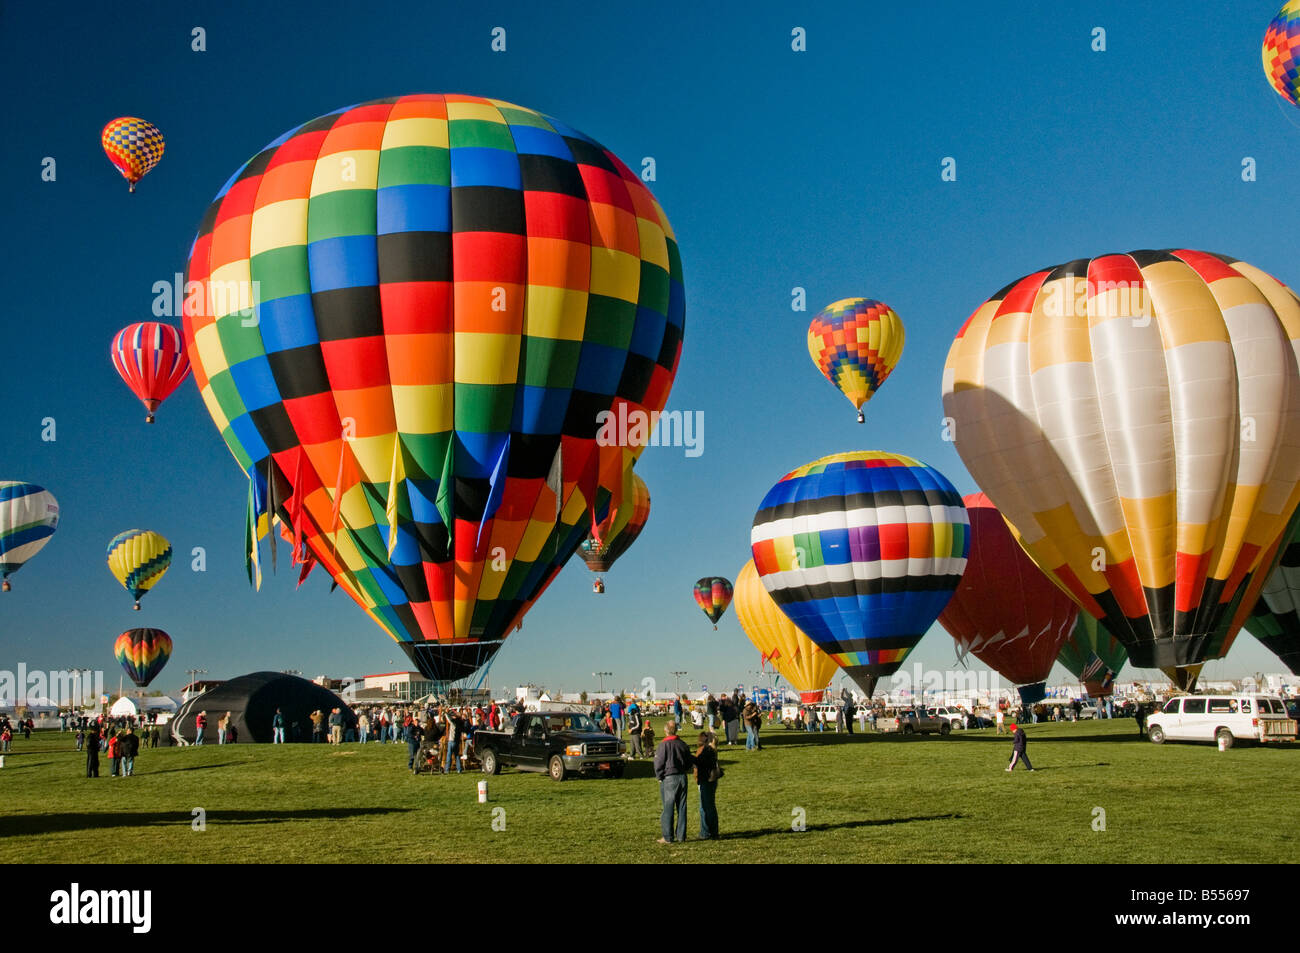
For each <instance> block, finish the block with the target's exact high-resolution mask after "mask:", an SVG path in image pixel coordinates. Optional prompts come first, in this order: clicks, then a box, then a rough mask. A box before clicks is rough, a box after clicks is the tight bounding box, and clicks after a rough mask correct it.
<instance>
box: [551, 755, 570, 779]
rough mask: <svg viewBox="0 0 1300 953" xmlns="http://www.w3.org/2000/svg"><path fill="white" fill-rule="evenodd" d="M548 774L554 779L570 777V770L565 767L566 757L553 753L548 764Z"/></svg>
mask: <svg viewBox="0 0 1300 953" xmlns="http://www.w3.org/2000/svg"><path fill="white" fill-rule="evenodd" d="M547 774H549V775H550V776H551V780H552V781H563V780H564V779H565V778H566V777H568V774H569V772H568V771H566V770H565V769H564V759H563V758H561V757H560V756H559V755H558V754H556V755H551V760H550V762H549V763H548V765H547Z"/></svg>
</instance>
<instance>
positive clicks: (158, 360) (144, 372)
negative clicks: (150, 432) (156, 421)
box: [110, 321, 190, 424]
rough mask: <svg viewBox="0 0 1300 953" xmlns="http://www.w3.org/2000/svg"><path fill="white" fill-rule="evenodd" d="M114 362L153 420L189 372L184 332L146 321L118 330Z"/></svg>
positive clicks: (149, 421)
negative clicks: (160, 405)
mask: <svg viewBox="0 0 1300 953" xmlns="http://www.w3.org/2000/svg"><path fill="white" fill-rule="evenodd" d="M110 353H111V354H112V355H113V366H114V367H116V368H117V373H118V374H119V375H120V376H121V378H122V380H124V381H126V386H127V387H129V388H131V392H132V393H133V394H135V396H136V397H139V398H140V400H141V402H142V403H143V404H144V406H145V410H147V411H149V414H148V416H147V417H145V419H144V420H145V423H148V424H151V423H153V412H154V411H155V410H157V409H158V405H159V404H161V403H162V402H163V401H164V400H166V399H167V398H168V397H170V396H171V394H172V391H174V390H176V388H177V387H178V386H180V383H181V381H183V380H185V378H186V377H188V376H189V373H190V360H189V358H188V357H186V355H185V342H184V341H183V340H182V339H181V333H180V332H179V331H177V330H176V329H175V328H174V327H172V326H171V325H170V324H159V323H158V322H156V321H146V322H144V323H143V324H133V325H131V326H130V327H126V328H123V329H122V330H121V331H118V332H117V336H116V337H114V338H113V344H112V347H111V348H110Z"/></svg>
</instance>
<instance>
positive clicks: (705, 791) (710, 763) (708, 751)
mask: <svg viewBox="0 0 1300 953" xmlns="http://www.w3.org/2000/svg"><path fill="white" fill-rule="evenodd" d="M699 743H700V747H699V750H698V751H696V752H695V783H696V785H698V786H699V789H700V840H713V839H714V838H716V837H717V836H718V802H717V793H718V779H719V778H720V777H722V768H721V767H720V766H719V765H718V748H717V744H718V742H717V736H716V735H714V734H713V732H711V731H703V732H700V739H699Z"/></svg>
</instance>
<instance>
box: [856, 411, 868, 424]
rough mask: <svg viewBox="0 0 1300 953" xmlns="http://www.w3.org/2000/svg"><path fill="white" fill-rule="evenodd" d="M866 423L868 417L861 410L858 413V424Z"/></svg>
mask: <svg viewBox="0 0 1300 953" xmlns="http://www.w3.org/2000/svg"><path fill="white" fill-rule="evenodd" d="M866 422H867V415H866V414H864V413H863V412H862V411H860V410H859V411H858V423H860V424H865V423H866Z"/></svg>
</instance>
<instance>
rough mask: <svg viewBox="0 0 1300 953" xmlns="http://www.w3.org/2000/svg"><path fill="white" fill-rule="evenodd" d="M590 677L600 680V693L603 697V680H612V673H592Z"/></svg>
mask: <svg viewBox="0 0 1300 953" xmlns="http://www.w3.org/2000/svg"><path fill="white" fill-rule="evenodd" d="M591 677H592V678H598V679H600V693H601V694H602V695H603V694H605V679H606V678H613V677H614V673H613V672H592V673H591Z"/></svg>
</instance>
